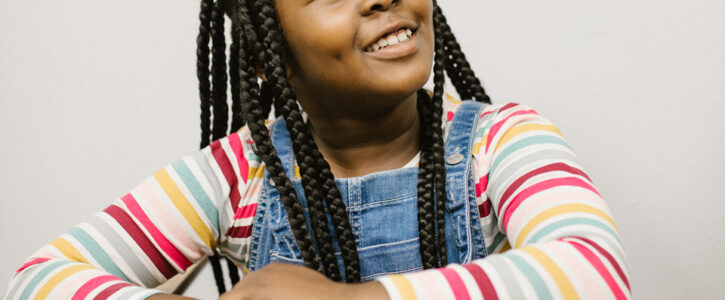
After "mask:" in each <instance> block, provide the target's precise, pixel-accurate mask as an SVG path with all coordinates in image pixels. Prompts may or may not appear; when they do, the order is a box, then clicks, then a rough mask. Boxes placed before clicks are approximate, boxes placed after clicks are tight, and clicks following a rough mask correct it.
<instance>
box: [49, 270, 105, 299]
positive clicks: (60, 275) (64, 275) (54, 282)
mask: <svg viewBox="0 0 725 300" xmlns="http://www.w3.org/2000/svg"><path fill="white" fill-rule="evenodd" d="M92 268H93V267H91V266H90V265H73V266H71V267H69V268H67V269H65V270H63V271H60V272H58V274H55V275H54V276H53V277H51V278H50V280H48V281H47V282H46V283H45V284H44V285H43V287H42V288H41V289H40V291H38V294H37V295H35V299H45V298H47V297H48V294H50V291H52V290H53V288H55V287H56V286H57V285H58V284H59V283H60V282H61V281H63V280H64V279H66V278H68V276H71V275H73V274H75V273H78V272H80V271H83V270H87V269H92Z"/></svg>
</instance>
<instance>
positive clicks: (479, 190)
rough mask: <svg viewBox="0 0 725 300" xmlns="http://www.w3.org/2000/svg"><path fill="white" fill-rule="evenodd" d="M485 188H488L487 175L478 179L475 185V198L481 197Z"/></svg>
mask: <svg viewBox="0 0 725 300" xmlns="http://www.w3.org/2000/svg"><path fill="white" fill-rule="evenodd" d="M486 188H488V173H487V174H486V175H484V176H482V177H481V178H479V179H478V183H476V197H481V194H483V193H484V192H486Z"/></svg>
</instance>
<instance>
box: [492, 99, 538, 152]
mask: <svg viewBox="0 0 725 300" xmlns="http://www.w3.org/2000/svg"><path fill="white" fill-rule="evenodd" d="M528 114H534V115H536V114H537V113H536V111H535V110H533V109H529V110H520V111H517V112H514V113H512V114H510V115H509V116H508V117H506V118H505V119H503V120H501V121H498V122H497V123H496V124H493V126H491V129H490V130H489V131H488V140H487V141H486V153H488V148H489V146H491V141H492V140H493V137H494V136H496V134H497V133H498V131H499V130H500V129H501V126H503V124H504V123H506V121H508V120H509V119H510V118H512V117H514V116H519V115H528Z"/></svg>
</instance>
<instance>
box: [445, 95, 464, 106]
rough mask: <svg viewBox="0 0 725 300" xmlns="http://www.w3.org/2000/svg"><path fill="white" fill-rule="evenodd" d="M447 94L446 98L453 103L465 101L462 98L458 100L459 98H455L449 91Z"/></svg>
mask: <svg viewBox="0 0 725 300" xmlns="http://www.w3.org/2000/svg"><path fill="white" fill-rule="evenodd" d="M445 95H446V99H448V101H451V102H453V104H461V103H463V102H462V101H461V100H458V99H455V98H453V96H451V95H450V94H448V93H446V94H445Z"/></svg>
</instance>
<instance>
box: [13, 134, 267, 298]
mask: <svg viewBox="0 0 725 300" xmlns="http://www.w3.org/2000/svg"><path fill="white" fill-rule="evenodd" d="M245 133H246V134H245ZM248 133H249V132H248V130H246V128H244V129H243V130H241V131H240V132H238V133H234V134H232V135H230V136H228V137H226V138H224V139H220V140H218V141H216V142H214V143H212V144H211V145H210V146H209V147H206V148H204V149H202V150H201V151H199V152H198V153H196V154H194V155H191V156H187V157H185V158H183V159H181V160H179V161H177V162H175V163H173V164H171V165H169V166H166V167H165V168H163V169H161V170H159V171H158V172H156V173H155V174H153V176H150V177H149V178H147V179H146V180H145V181H143V182H142V183H141V184H140V185H138V186H137V187H135V188H134V189H133V190H131V192H129V193H128V194H126V195H124V196H122V197H120V198H119V199H117V200H116V201H114V202H113V204H111V205H110V206H108V207H107V208H106V209H104V210H103V211H102V212H99V213H97V214H96V215H94V216H93V217H92V218H91V219H90V220H88V221H86V222H84V223H81V224H79V225H77V226H76V227H74V228H73V229H71V230H70V231H68V232H67V233H66V234H63V235H61V236H60V237H58V238H57V239H55V240H53V241H51V242H50V243H49V244H48V245H45V246H44V247H42V248H41V249H40V250H39V251H37V252H36V253H35V254H34V255H32V256H31V257H30V258H29V259H28V260H27V261H26V262H25V263H24V264H23V265H22V266H21V267H20V268H19V269H18V270H17V272H16V273H15V275H14V276H13V278H12V279H11V282H10V285H9V287H8V290H7V292H6V295H5V297H4V298H6V299H29V298H34V299H45V298H71V299H85V298H90V297H94V298H95V297H101V298H107V297H108V296H111V295H114V296H118V297H119V298H120V299H143V298H146V297H149V296H151V295H154V294H158V293H161V292H160V291H158V290H152V289H149V288H151V287H155V286H157V285H159V284H161V283H163V282H164V281H166V280H167V279H169V278H171V277H173V276H174V275H176V274H177V273H179V272H184V271H185V270H186V269H187V268H189V267H190V266H191V265H192V264H194V263H195V262H196V261H198V260H200V259H202V258H203V257H204V256H205V255H212V254H214V252H215V249H217V248H221V249H224V248H225V247H224V246H225V245H227V244H234V245H237V246H242V247H239V249H249V247H243V245H244V244H245V243H249V242H251V241H250V240H251V239H250V238H249V236H248V235H246V234H244V233H245V232H249V231H250V230H249V229H250V228H249V227H251V225H252V219H253V217H254V213H255V212H256V201H257V198H258V193H259V192H258V191H257V190H259V189H254V188H249V187H250V185H254V184H258V182H259V181H261V176H260V174H262V173H263V167H261V164H260V163H259V160H258V159H257V158H256V156H254V154H253V152H252V149H251V146H252V145H251V141H250V139H249V138H248V136H249V134H248ZM248 158H249V159H248ZM255 193H256V194H255ZM242 210H243V214H237V213H236V212H239V211H242ZM220 244H221V247H220ZM225 254H228V255H230V256H232V257H231V258H232V259H233V260H234V261H235V262H236V263H238V264H241V265H243V264H244V263H245V261H246V259H247V256H248V253H230V252H227V253H225Z"/></svg>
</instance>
